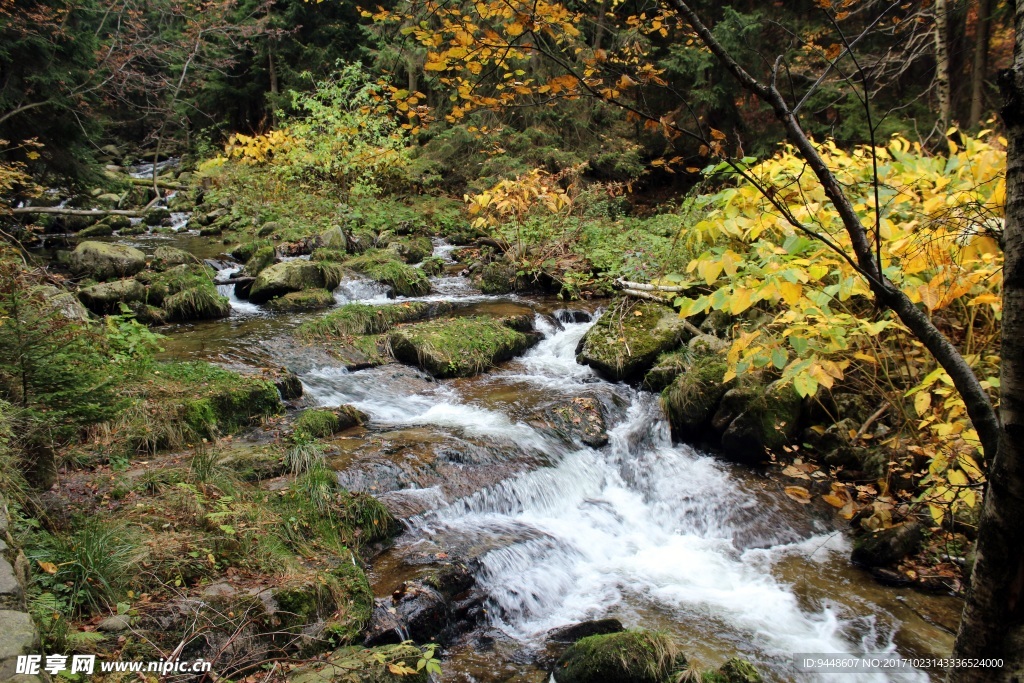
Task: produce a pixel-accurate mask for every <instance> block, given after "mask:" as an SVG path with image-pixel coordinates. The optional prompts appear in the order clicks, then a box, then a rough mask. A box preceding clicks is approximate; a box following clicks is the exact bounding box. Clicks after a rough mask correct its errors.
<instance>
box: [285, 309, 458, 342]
mask: <svg viewBox="0 0 1024 683" xmlns="http://www.w3.org/2000/svg"><path fill="white" fill-rule="evenodd" d="M451 310H452V306H451V304H449V303H447V302H440V303H428V302H425V301H409V302H406V303H403V304H400V305H391V304H389V305H384V306H374V305H371V304H358V303H356V304H345V305H344V306H341V307H339V308H338V309H336V310H334V311H331V312H330V313H328V314H327V315H325V316H324V317H322V318H320V319H319V320H313V321H310V322H308V323H305V324H303V325H302V327H300V328H299V336H300V337H303V338H305V339H332V338H338V337H344V336H346V335H358V334H380V333H382V332H387V331H388V330H390V329H391V328H393V327H394V326H396V325H399V324H402V323H409V322H415V321H418V320H425V319H427V318H434V317H437V316H440V315H444V314H445V313H448V312H450V311H451Z"/></svg>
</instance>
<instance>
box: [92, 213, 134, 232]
mask: <svg viewBox="0 0 1024 683" xmlns="http://www.w3.org/2000/svg"><path fill="white" fill-rule="evenodd" d="M101 222H103V223H106V224H107V225H109V226H110V227H111V228H112V229H114V230H127V229H128V228H130V227H132V219H130V218H128V216H107V217H106V218H104V219H103V220H102V221H101ZM143 232H145V228H143Z"/></svg>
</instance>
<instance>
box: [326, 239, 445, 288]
mask: <svg viewBox="0 0 1024 683" xmlns="http://www.w3.org/2000/svg"><path fill="white" fill-rule="evenodd" d="M345 267H347V268H351V269H352V270H354V271H356V272H357V273H362V274H363V275H365V276H366V277H368V278H370V279H372V280H376V281H377V282H380V283H381V284H384V285H387V286H388V287H390V288H391V293H392V294H393V295H394V296H423V295H424V294H429V293H430V279H429V278H428V277H427V276H426V275H425V274H424V273H423V271H422V270H421V269H419V268H414V267H413V266H410V265H408V264H406V263H403V262H402V261H400V260H398V259H397V258H395V253H394V252H392V251H389V250H380V249H368V250H367V251H365V252H364V253H363V254H361V255H359V256H356V257H355V258H351V259H349V260H348V261H346V262H345Z"/></svg>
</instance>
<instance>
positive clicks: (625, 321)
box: [576, 299, 684, 382]
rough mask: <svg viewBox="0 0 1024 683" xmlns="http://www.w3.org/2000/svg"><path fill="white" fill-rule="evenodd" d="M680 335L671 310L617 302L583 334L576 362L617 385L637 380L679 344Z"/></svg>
mask: <svg viewBox="0 0 1024 683" xmlns="http://www.w3.org/2000/svg"><path fill="white" fill-rule="evenodd" d="M683 332H684V330H683V325H682V321H681V320H680V319H679V316H678V315H676V312H675V311H674V310H672V309H671V308H669V307H667V306H662V305H660V304H656V303H650V302H636V301H632V300H629V299H620V300H618V301H617V302H615V303H614V304H613V305H612V306H611V307H610V308H609V309H608V310H607V311H605V312H604V313H602V314H601V317H600V318H599V319H598V321H597V322H596V323H595V324H594V326H593V327H591V328H590V329H589V330H588V331H587V333H586V335H584V337H583V339H582V340H581V341H580V346H579V348H578V349H577V357H576V360H577V361H579V362H580V363H583V364H586V365H589V366H591V367H592V368H594V369H595V370H597V371H598V372H600V373H601V374H603V375H605V376H606V377H608V378H609V379H611V380H613V381H616V382H618V381H623V380H625V381H632V380H638V379H640V378H642V377H643V375H644V374H645V373H646V372H647V371H648V370H649V369H650V368H651V366H653V365H654V363H655V361H656V360H657V359H658V357H659V356H660V355H661V354H662V353H665V352H667V351H671V350H672V349H674V348H677V347H678V346H679V345H680V343H681V342H682V340H683Z"/></svg>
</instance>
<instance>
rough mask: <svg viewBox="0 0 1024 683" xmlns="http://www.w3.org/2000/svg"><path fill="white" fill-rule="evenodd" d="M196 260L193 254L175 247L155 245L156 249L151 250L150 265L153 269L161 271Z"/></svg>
mask: <svg viewBox="0 0 1024 683" xmlns="http://www.w3.org/2000/svg"><path fill="white" fill-rule="evenodd" d="M196 262H197V259H196V257H195V256H193V255H192V254H190V253H188V252H187V251H185V250H184V249H178V248H177V247H168V246H162V247H157V248H156V251H154V252H153V261H152V265H153V269H154V270H160V271H163V270H167V269H169V268H173V267H175V266H180V265H184V264H186V263H196Z"/></svg>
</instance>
